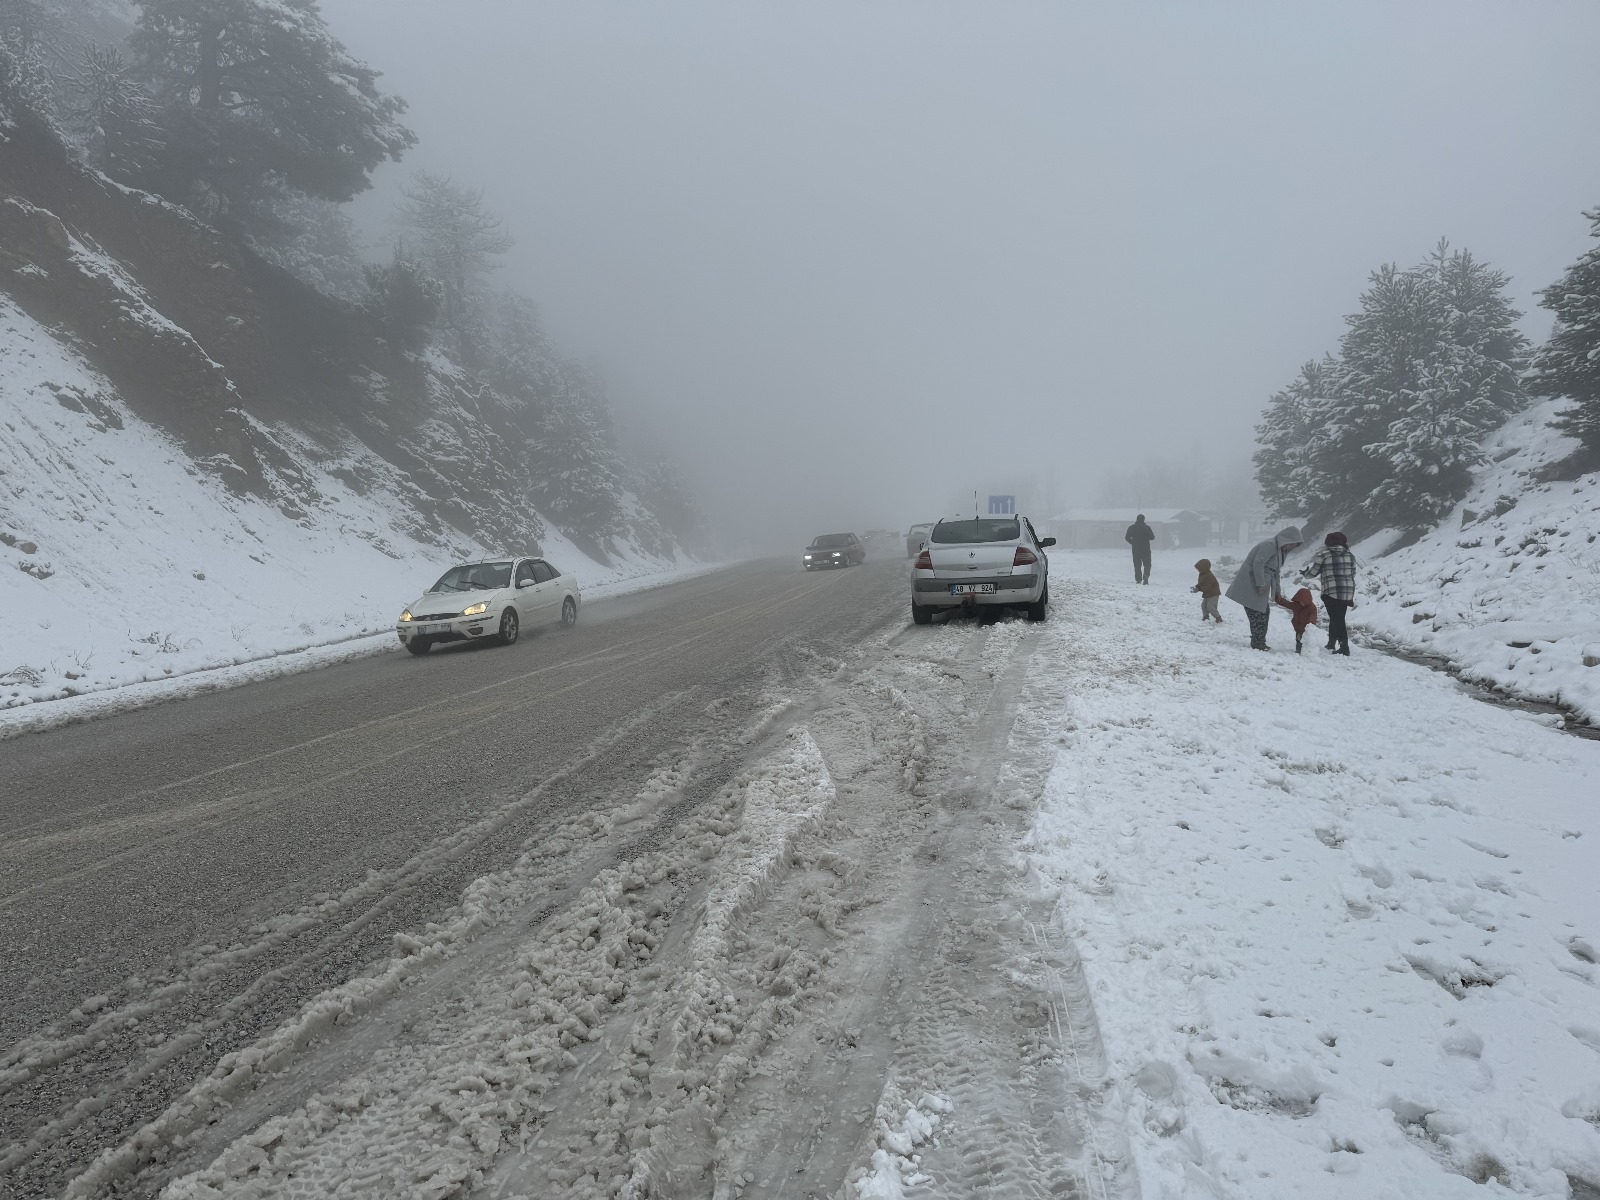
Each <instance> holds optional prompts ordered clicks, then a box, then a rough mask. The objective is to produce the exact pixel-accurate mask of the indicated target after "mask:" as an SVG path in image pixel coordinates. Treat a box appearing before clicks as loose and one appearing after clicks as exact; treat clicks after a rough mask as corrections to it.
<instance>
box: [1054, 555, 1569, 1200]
mask: <svg viewBox="0 0 1600 1200" xmlns="http://www.w3.org/2000/svg"><path fill="white" fill-rule="evenodd" d="M1190 556H1191V557H1192V556H1193V555H1192V552H1191V555H1190ZM1051 557H1052V574H1053V575H1055V576H1056V578H1057V579H1058V580H1060V581H1061V586H1060V587H1059V588H1058V589H1053V590H1056V591H1058V594H1059V595H1060V603H1059V605H1058V607H1057V609H1056V613H1055V619H1057V620H1061V619H1063V618H1064V619H1066V620H1069V621H1071V622H1072V627H1071V633H1070V634H1069V635H1068V636H1067V637H1065V638H1064V639H1062V641H1061V642H1060V643H1059V644H1056V646H1055V649H1054V650H1053V653H1055V654H1057V655H1058V656H1059V662H1057V663H1056V664H1054V669H1057V670H1059V671H1060V672H1062V673H1063V675H1064V676H1066V677H1068V678H1070V680H1071V681H1072V686H1071V691H1070V693H1069V694H1070V695H1071V696H1072V699H1071V701H1070V704H1069V706H1068V709H1067V712H1066V713H1065V714H1064V724H1063V727H1062V731H1061V733H1060V742H1061V744H1060V747H1059V749H1058V753H1057V757H1056V762H1055V766H1054V769H1053V771H1052V774H1051V777H1050V780H1049V784H1048V786H1047V789H1046V797H1045V802H1044V806H1043V808H1042V810H1041V812H1040V815H1039V817H1038V819H1037V822H1036V825H1035V827H1034V830H1033V832H1032V835H1031V837H1030V839H1029V842H1028V845H1027V850H1028V853H1029V856H1030V860H1031V862H1032V864H1033V867H1034V869H1035V871H1036V877H1037V879H1038V881H1039V882H1040V884H1041V885H1042V886H1043V887H1045V888H1047V889H1051V890H1053V891H1055V892H1056V893H1057V894H1058V895H1059V903H1058V907H1057V919H1059V920H1060V921H1061V923H1062V925H1063V927H1064V929H1065V931H1066V933H1067V934H1068V935H1069V936H1071V937H1072V938H1073V939H1074V940H1075V943H1076V945H1077V947H1078V949H1079V952H1080V953H1081V956H1082V960H1083V964H1084V969H1085V972H1086V974H1087V978H1088V980H1089V983H1090V988H1091V992H1092V996H1093V1002H1094V1008H1095V1012H1096V1015H1097V1018H1098V1022H1099V1025H1100V1030H1101V1035H1102V1037H1103V1040H1104V1044H1105V1052H1106V1056H1107V1060H1108V1062H1109V1064H1110V1073H1109V1081H1108V1091H1107V1093H1106V1101H1105V1104H1106V1107H1107V1109H1108V1111H1109V1113H1110V1114H1111V1115H1113V1116H1114V1117H1120V1120H1121V1122H1122V1123H1123V1125H1124V1127H1125V1128H1126V1131H1127V1136H1128V1139H1129V1144H1130V1148H1131V1149H1130V1153H1131V1155H1132V1157H1133V1159H1134V1164H1135V1166H1136V1169H1137V1173H1138V1175H1139V1177H1140V1181H1141V1185H1140V1186H1141V1191H1142V1194H1143V1195H1144V1196H1145V1197H1146V1198H1147V1200H1157V1198H1162V1200H1166V1198H1172V1200H1176V1198H1178V1197H1200V1196H1215V1197H1224V1196H1225V1197H1230V1198H1236V1200H1248V1198H1251V1197H1259V1198H1260V1200H1278V1198H1280V1197H1283V1196H1289V1195H1292V1196H1296V1197H1299V1198H1301V1200H1316V1198H1319V1197H1349V1198H1352V1200H1355V1198H1360V1200H1374V1198H1390V1197H1392V1198H1394V1200H1401V1198H1411V1197H1421V1196H1428V1197H1447V1196H1460V1197H1471V1196H1478V1195H1482V1194H1485V1191H1486V1190H1487V1191H1488V1192H1489V1193H1490V1194H1505V1193H1506V1191H1507V1190H1509V1191H1512V1192H1515V1193H1517V1194H1520V1195H1528V1196H1540V1197H1549V1198H1551V1200H1557V1198H1564V1197H1566V1196H1568V1195H1569V1187H1575V1186H1577V1185H1579V1184H1580V1183H1582V1184H1587V1185H1588V1186H1590V1187H1596V1186H1600V1085H1597V1082H1596V1081H1597V1079H1600V1058H1597V1055H1600V1020H1597V1018H1596V1014H1597V1013H1600V968H1597V952H1596V948H1597V939H1600V894H1597V893H1596V890H1595V888H1594V886H1593V862H1594V844H1593V843H1594V842H1595V841H1596V839H1600V815H1597V813H1596V809H1595V806H1594V795H1595V780H1596V779H1597V778H1600V745H1597V744H1596V743H1593V742H1589V741H1585V740H1583V739H1579V738H1575V737H1572V736H1570V735H1567V734H1563V733H1560V732H1558V731H1555V730H1553V729H1550V728H1548V727H1547V726H1546V725H1544V724H1543V723H1541V722H1540V721H1538V720H1537V719H1534V718H1530V717H1528V716H1527V715H1526V714H1521V713H1518V712H1515V711H1511V710H1506V709H1503V708H1499V707H1496V706H1492V705H1488V704H1484V703H1481V702H1478V701H1476V700H1474V699H1473V698H1472V697H1471V696H1470V695H1468V694H1467V693H1466V692H1465V691H1464V690H1463V689H1462V688H1461V687H1460V686H1459V685H1457V684H1455V683H1454V682H1453V681H1451V680H1450V679H1449V678H1448V677H1446V676H1444V675H1441V674H1438V673H1435V672H1429V671H1427V670H1425V669H1422V668H1420V667H1417V666H1414V665H1411V664H1408V663H1405V662H1402V661H1399V660H1396V659H1394V658H1391V657H1389V656H1386V655H1381V654H1378V653H1373V652H1366V653H1363V652H1362V650H1361V648H1360V647H1357V649H1356V653H1355V654H1354V656H1353V657H1351V658H1339V657H1335V656H1330V655H1326V654H1324V653H1322V652H1321V651H1320V650H1317V651H1308V653H1306V654H1304V655H1301V656H1296V655H1295V654H1294V653H1292V636H1290V635H1289V630H1288V627H1287V624H1286V623H1285V622H1281V621H1279V620H1275V622H1274V630H1273V633H1272V634H1271V636H1270V637H1269V642H1271V644H1273V645H1274V646H1276V647H1277V650H1276V651H1275V652H1273V653H1270V654H1260V653H1254V652H1252V651H1250V650H1248V649H1246V640H1247V631H1246V628H1245V624H1244V621H1243V620H1242V614H1241V613H1240V610H1239V609H1238V608H1237V606H1234V605H1231V604H1224V606H1223V617H1224V619H1225V624H1223V625H1221V626H1219V627H1209V626H1204V625H1202V624H1201V622H1200V619H1199V615H1200V614H1199V600H1198V598H1197V597H1194V596H1191V595H1189V594H1187V592H1186V591H1185V589H1187V587H1188V586H1189V584H1190V582H1191V577H1192V574H1193V572H1192V571H1189V570H1187V569H1186V565H1183V566H1180V563H1179V561H1178V558H1179V556H1178V555H1177V554H1176V552H1174V553H1173V554H1170V555H1165V556H1162V557H1161V558H1158V561H1157V563H1156V572H1155V578H1154V581H1153V582H1152V584H1151V585H1150V586H1149V587H1135V586H1134V585H1133V584H1132V582H1131V580H1124V579H1123V575H1124V573H1125V570H1126V564H1125V558H1126V556H1125V555H1119V554H1110V553H1107V554H1101V555H1096V554H1072V553H1062V552H1057V553H1055V554H1052V556H1051ZM1534 565H1535V564H1534V563H1532V562H1528V563H1527V565H1526V566H1525V567H1524V568H1523V571H1522V572H1519V575H1522V574H1524V573H1525V575H1526V578H1528V579H1542V577H1543V575H1544V574H1548V572H1544V573H1536V572H1534V571H1533V570H1532V567H1533V566H1534ZM1550 592H1551V594H1559V593H1558V592H1557V589H1556V588H1555V587H1553V586H1552V587H1551V589H1550ZM1569 1181H1570V1182H1569ZM1485 1185H1487V1188H1486V1186H1485Z"/></svg>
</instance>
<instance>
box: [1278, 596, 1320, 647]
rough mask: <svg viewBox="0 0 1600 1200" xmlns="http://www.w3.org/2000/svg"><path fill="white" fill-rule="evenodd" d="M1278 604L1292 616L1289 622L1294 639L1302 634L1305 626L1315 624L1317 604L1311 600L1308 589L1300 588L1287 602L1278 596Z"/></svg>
mask: <svg viewBox="0 0 1600 1200" xmlns="http://www.w3.org/2000/svg"><path fill="white" fill-rule="evenodd" d="M1278 603H1279V604H1281V605H1283V606H1284V607H1285V608H1287V609H1288V610H1289V611H1290V612H1292V613H1293V614H1294V616H1293V617H1292V618H1291V621H1292V622H1293V624H1294V636H1295V637H1299V636H1300V635H1301V634H1302V633H1304V632H1305V631H1306V627H1307V626H1309V625H1315V624H1316V623H1317V602H1316V601H1315V600H1313V599H1312V598H1311V589H1310V588H1301V589H1300V590H1299V591H1298V592H1296V593H1295V594H1294V595H1293V596H1291V597H1290V598H1289V599H1287V600H1285V599H1283V598H1282V597H1281V596H1280V597H1279V598H1278Z"/></svg>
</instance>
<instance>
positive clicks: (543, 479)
mask: <svg viewBox="0 0 1600 1200" xmlns="http://www.w3.org/2000/svg"><path fill="white" fill-rule="evenodd" d="M534 450H535V454H536V458H535V461H534V495H535V498H536V499H537V501H538V504H539V507H540V509H541V511H543V512H544V513H545V514H546V515H547V516H549V517H550V518H551V519H552V520H553V521H555V523H556V524H557V525H559V526H560V527H561V528H562V529H564V530H566V531H568V532H569V533H576V534H578V535H580V536H582V537H585V538H588V539H590V541H591V543H592V548H598V549H600V550H601V552H602V553H603V552H604V546H603V543H604V541H605V540H606V539H607V538H610V537H612V536H613V535H615V534H618V533H621V532H622V526H623V519H622V518H623V512H622V477H623V469H622V462H621V460H620V458H619V457H618V455H617V451H616V446H615V444H614V442H613V439H612V434H611V421H610V417H609V414H608V411H607V407H606V403H605V394H604V391H603V389H602V388H601V385H600V383H599V381H598V380H597V379H595V378H594V376H593V374H592V373H591V372H588V371H584V370H581V369H578V368H568V374H567V376H566V378H565V379H564V380H563V381H562V386H561V388H560V391H559V393H558V394H557V395H556V396H555V397H554V398H553V402H552V405H551V409H550V413H549V416H548V422H547V425H546V427H545V431H544V436H542V437H541V438H540V439H539V441H538V442H537V443H536V446H535V447H534Z"/></svg>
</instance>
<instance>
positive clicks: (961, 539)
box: [930, 517, 1022, 545]
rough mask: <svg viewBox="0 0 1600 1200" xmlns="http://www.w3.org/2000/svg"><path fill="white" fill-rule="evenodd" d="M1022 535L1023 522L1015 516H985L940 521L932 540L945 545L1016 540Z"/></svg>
mask: <svg viewBox="0 0 1600 1200" xmlns="http://www.w3.org/2000/svg"><path fill="white" fill-rule="evenodd" d="M1021 536H1022V523H1021V522H1020V521H1018V520H1017V519H1016V518H1015V517H999V518H984V517H978V518H977V519H975V520H972V521H940V522H939V524H937V525H935V526H934V527H933V534H932V535H931V538H930V540H932V541H935V542H941V543H943V544H945V545H949V544H951V543H956V544H959V545H966V544H968V543H970V542H1014V541H1016V540H1017V539H1019V538H1020V537H1021Z"/></svg>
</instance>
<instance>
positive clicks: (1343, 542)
mask: <svg viewBox="0 0 1600 1200" xmlns="http://www.w3.org/2000/svg"><path fill="white" fill-rule="evenodd" d="M1322 544H1323V545H1324V546H1348V545H1349V544H1350V539H1349V538H1347V537H1345V535H1344V534H1342V533H1339V532H1337V531H1335V532H1333V533H1330V534H1329V535H1328V536H1327V537H1325V538H1323V539H1322Z"/></svg>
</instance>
